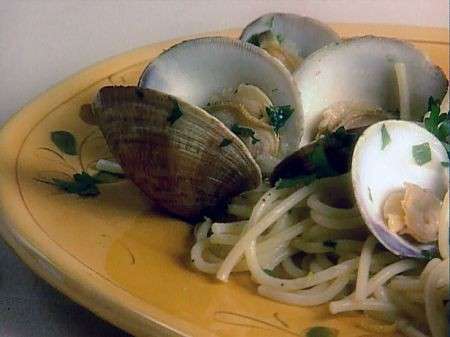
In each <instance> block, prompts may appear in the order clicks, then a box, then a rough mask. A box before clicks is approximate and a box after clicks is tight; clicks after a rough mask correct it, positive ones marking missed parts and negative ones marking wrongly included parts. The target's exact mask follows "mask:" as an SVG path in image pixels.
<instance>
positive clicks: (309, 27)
mask: <svg viewBox="0 0 450 337" xmlns="http://www.w3.org/2000/svg"><path fill="white" fill-rule="evenodd" d="M239 39H240V40H242V41H245V42H249V43H252V44H255V45H257V46H259V47H261V48H262V49H264V50H265V51H266V52H268V53H269V54H270V55H271V56H273V57H275V58H276V59H278V60H279V61H280V62H281V63H283V64H284V65H285V66H286V68H288V69H289V71H291V72H293V71H295V70H296V69H297V68H298V67H299V66H300V65H301V63H302V62H303V60H304V59H305V58H306V57H307V56H308V55H310V54H312V53H313V52H315V51H316V50H318V49H320V48H322V47H323V46H325V45H327V44H329V43H332V42H336V41H339V40H340V39H339V36H338V35H337V33H336V32H334V31H333V30H332V29H331V28H330V27H328V26H327V25H325V24H323V23H321V22H320V21H318V20H315V19H312V18H309V17H305V16H299V15H296V14H284V13H269V14H265V15H263V16H261V17H259V18H257V19H256V20H254V21H253V22H251V23H250V24H248V25H247V26H246V27H245V28H244V30H243V32H242V34H241V36H240V38H239Z"/></svg>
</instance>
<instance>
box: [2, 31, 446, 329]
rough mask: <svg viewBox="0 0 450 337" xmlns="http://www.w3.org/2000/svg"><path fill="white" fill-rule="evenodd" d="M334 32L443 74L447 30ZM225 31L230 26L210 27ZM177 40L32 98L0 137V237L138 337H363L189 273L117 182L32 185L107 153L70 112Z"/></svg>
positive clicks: (342, 323) (154, 220) (171, 242)
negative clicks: (408, 52)
mask: <svg viewBox="0 0 450 337" xmlns="http://www.w3.org/2000/svg"><path fill="white" fill-rule="evenodd" d="M334 28H335V29H336V30H337V31H338V32H340V33H341V34H342V35H343V36H344V37H345V36H351V35H362V34H366V33H372V34H378V35H387V36H395V37H400V38H405V39H409V40H410V41H412V42H414V43H415V44H417V46H419V47H420V48H422V49H424V50H425V51H426V52H427V53H428V54H429V55H430V56H431V58H432V59H433V60H434V62H435V63H437V64H439V65H440V66H441V67H442V68H443V69H445V70H446V71H448V47H449V46H448V32H447V30H445V29H424V28H417V27H416V28H414V27H398V26H374V25H335V26H334ZM220 34H221V35H228V36H237V35H238V32H237V31H227V32H221V33H220ZM175 42H177V41H170V42H165V43H160V44H155V45H151V46H148V47H144V48H141V49H138V50H134V51H132V52H129V53H126V54H124V55H120V56H118V57H114V58H112V59H109V60H107V61H104V62H101V63H99V64H97V65H95V66H93V67H91V68H88V69H86V70H85V71H83V72H81V73H79V74H78V75H75V76H73V77H71V78H69V79H67V80H66V81H64V82H63V83H61V84H59V85H57V86H56V87H54V88H52V89H51V90H49V91H48V92H46V93H44V94H43V95H41V96H39V97H38V98H37V99H36V100H34V101H33V102H32V103H30V104H29V105H27V106H26V107H25V108H23V109H22V110H21V111H20V112H18V113H17V114H16V115H14V116H13V118H11V119H10V120H9V122H8V123H7V124H6V126H5V127H4V128H3V130H2V131H1V134H0V147H1V149H0V153H1V158H0V162H1V163H0V169H1V175H0V193H1V194H0V198H1V205H2V212H3V216H4V221H3V223H2V224H1V226H0V232H1V235H2V236H3V237H4V239H5V240H6V241H7V242H8V244H9V245H10V246H11V247H13V248H14V250H15V251H16V252H17V254H18V255H19V256H20V257H21V258H22V260H23V261H25V263H26V264H27V265H28V266H30V268H31V269H33V270H34V271H35V272H36V273H37V274H39V275H40V276H42V277H43V278H44V279H45V280H47V281H48V282H49V283H51V284H52V285H53V286H55V287H56V288H58V289H59V290H60V291H62V292H63V293H65V294H66V295H68V296H70V297H71V298H72V299H74V300H75V301H77V302H78V303H80V304H82V305H83V306H85V307H87V308H89V309H90V310H92V311H93V312H95V313H96V314H98V315H99V316H101V317H103V318H105V319H107V320H108V321H110V322H111V323H113V324H115V325H117V326H119V327H121V328H123V329H125V330H127V331H129V332H130V333H132V334H135V335H139V336H179V335H182V336H188V335H189V336H196V337H202V336H205V337H206V336H208V337H210V336H223V337H225V336H226V337H243V336H255V335H257V336H261V337H264V336H302V335H303V331H304V330H305V329H307V328H308V327H311V326H316V325H322V326H329V327H333V328H336V329H338V330H339V332H340V334H339V335H340V336H343V337H344V336H345V337H352V336H363V335H365V334H366V332H365V331H364V330H362V329H361V328H360V327H359V324H360V321H361V319H362V317H360V316H358V315H355V314H346V315H338V316H331V315H330V314H328V312H327V309H326V307H325V306H321V307H317V308H299V307H294V306H288V305H284V304H280V303H276V302H272V301H270V300H267V299H264V298H261V297H260V296H258V295H257V294H256V291H255V286H254V285H253V284H252V283H251V282H250V280H249V277H248V275H245V274H241V275H237V276H233V277H232V278H231V280H230V281H229V282H228V284H221V283H219V282H216V281H215V280H214V279H213V278H211V277H210V276H206V275H203V274H201V273H197V272H194V271H193V270H192V269H191V268H190V267H189V262H188V252H189V249H190V246H191V244H192V235H191V227H189V226H188V225H186V224H185V223H183V222H181V221H178V220H176V219H171V218H168V217H167V216H164V215H161V214H159V213H157V212H156V211H154V210H152V208H151V206H150V205H149V202H148V200H146V199H145V198H144V197H143V196H142V195H141V194H140V193H139V191H138V190H137V189H136V188H135V187H134V186H133V185H132V184H131V183H130V182H129V181H127V180H124V179H121V180H118V181H115V182H110V183H105V184H102V185H100V192H101V193H100V195H99V196H98V197H94V198H80V197H78V196H75V195H71V194H66V193H61V192H60V191H58V190H57V189H55V188H54V187H53V186H51V185H49V184H46V183H44V182H43V181H45V180H46V179H48V178H49V177H56V178H58V177H65V176H68V175H69V176H70V175H72V174H73V173H75V172H80V171H82V170H89V169H90V168H91V167H92V164H93V163H94V162H95V161H96V160H97V159H98V158H105V157H108V156H109V153H108V150H107V147H106V145H105V143H104V141H103V138H102V136H101V134H100V133H99V131H98V130H97V129H96V128H95V127H93V126H90V125H87V124H84V123H83V122H82V121H81V120H80V118H79V117H78V112H79V109H80V106H81V105H82V104H84V103H88V102H91V101H92V99H93V97H94V95H95V93H96V91H97V90H98V89H99V88H100V87H102V86H105V85H111V84H114V85H124V84H135V83H136V80H137V78H138V76H139V74H140V73H141V71H142V69H143V68H144V66H145V65H146V64H147V63H148V62H149V60H151V59H152V58H154V57H155V56H157V55H158V54H159V53H160V52H161V51H162V50H163V49H165V48H168V47H169V46H171V45H172V44H173V43H175ZM60 130H64V131H68V132H70V133H71V134H73V135H74V137H75V138H76V142H77V147H76V150H77V151H76V152H77V154H76V155H70V154H66V153H63V152H62V151H60V150H59V149H58V148H57V147H56V146H55V145H54V144H53V142H52V141H51V137H50V135H51V133H52V132H54V131H60Z"/></svg>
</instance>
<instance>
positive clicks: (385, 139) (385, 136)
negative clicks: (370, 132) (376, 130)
mask: <svg viewBox="0 0 450 337" xmlns="http://www.w3.org/2000/svg"><path fill="white" fill-rule="evenodd" d="M390 142H391V136H390V135H389V133H388V131H387V128H386V125H384V124H383V126H382V127H381V149H382V150H384V148H385V147H386V146H388V144H389V143H390Z"/></svg>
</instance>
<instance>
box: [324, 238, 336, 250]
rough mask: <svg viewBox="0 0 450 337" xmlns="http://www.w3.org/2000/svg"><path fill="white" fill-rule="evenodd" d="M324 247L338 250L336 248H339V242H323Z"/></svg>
mask: <svg viewBox="0 0 450 337" xmlns="http://www.w3.org/2000/svg"><path fill="white" fill-rule="evenodd" d="M323 245H324V246H325V247H330V248H333V249H334V248H336V246H337V242H336V241H333V240H326V241H324V242H323Z"/></svg>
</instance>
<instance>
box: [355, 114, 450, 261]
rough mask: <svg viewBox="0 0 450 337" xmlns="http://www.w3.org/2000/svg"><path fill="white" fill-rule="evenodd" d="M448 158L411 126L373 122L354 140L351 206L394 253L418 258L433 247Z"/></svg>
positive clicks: (434, 140)
mask: <svg viewBox="0 0 450 337" xmlns="http://www.w3.org/2000/svg"><path fill="white" fill-rule="evenodd" d="M448 160H449V159H448V157H447V152H446V150H445V148H444V146H443V145H442V143H441V142H440V141H439V140H438V139H437V138H436V137H435V136H434V135H432V134H431V133H429V132H428V131H427V130H425V129H424V128H422V127H420V126H419V125H417V124H416V123H413V122H409V121H396V120H389V121H383V122H378V123H376V124H373V125H372V126H370V127H369V128H367V129H366V130H365V131H364V133H363V134H362V135H361V136H360V137H359V139H358V141H357V143H356V146H355V149H354V153H353V157H352V168H351V176H352V184H353V189H354V194H355V199H356V203H357V206H358V208H359V210H360V212H361V216H362V217H363V219H364V221H365V223H366V224H367V226H368V228H369V229H370V231H371V232H372V233H373V234H374V235H375V236H376V237H377V238H378V240H379V241H380V242H381V243H382V244H383V245H384V246H385V247H386V248H387V249H389V250H390V251H391V252H393V253H394V254H397V255H401V256H409V257H422V256H426V255H427V254H426V253H424V252H426V251H428V250H430V249H434V248H435V242H434V241H435V240H436V239H437V227H438V225H439V217H440V209H441V200H443V197H444V195H445V193H446V192H447V191H448V168H447V167H446V165H447V164H448ZM443 163H447V164H443Z"/></svg>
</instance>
